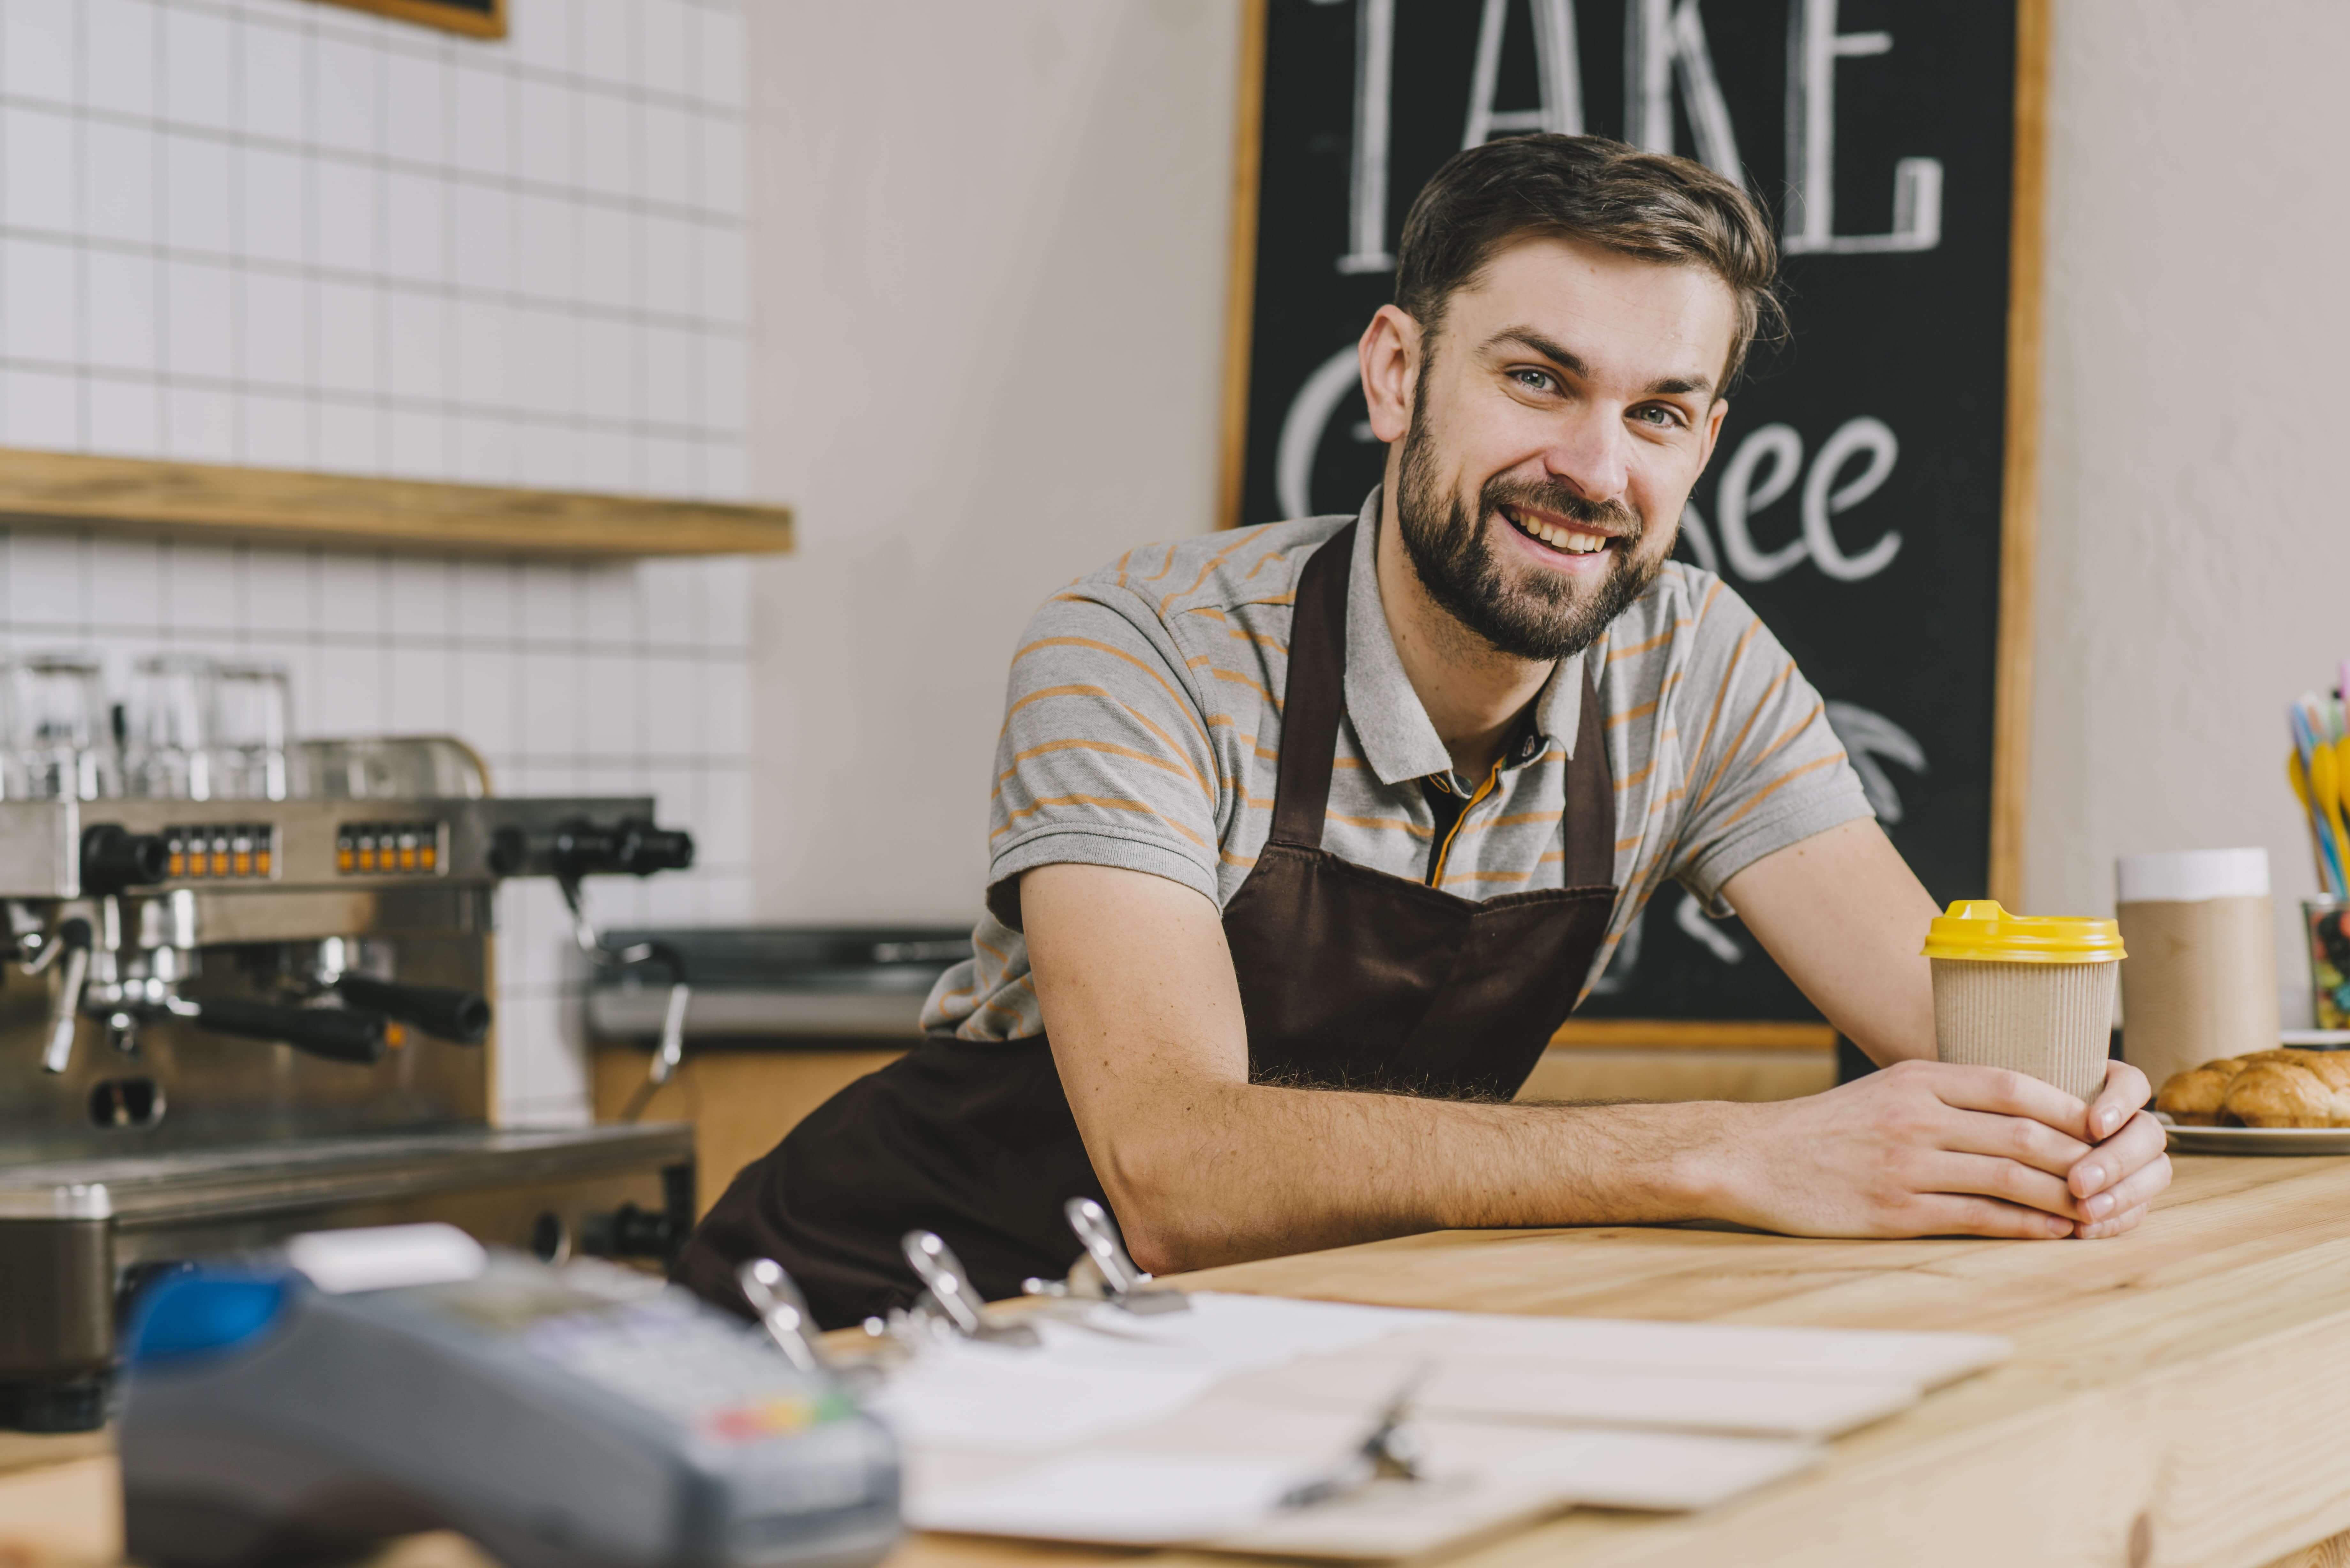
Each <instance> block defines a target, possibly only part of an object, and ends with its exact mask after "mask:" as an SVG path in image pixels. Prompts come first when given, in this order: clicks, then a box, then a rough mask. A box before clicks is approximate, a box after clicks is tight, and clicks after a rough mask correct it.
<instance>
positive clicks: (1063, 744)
mask: <svg viewBox="0 0 2350 1568" xmlns="http://www.w3.org/2000/svg"><path fill="white" fill-rule="evenodd" d="M1048 752H1099V753H1103V754H1104V755H1106V756H1112V757H1131V758H1133V759H1134V760H1135V761H1136V762H1138V763H1147V764H1148V765H1149V766H1151V767H1154V768H1157V769H1159V771H1160V772H1162V773H1170V774H1174V775H1175V776H1176V777H1177V778H1182V779H1190V780H1191V782H1192V783H1193V784H1197V785H1199V786H1200V793H1201V794H1204V795H1206V796H1207V797H1208V805H1209V806H1210V807H1211V808H1212V807H1213V806H1214V805H1215V804H1216V792H1215V791H1214V790H1211V789H1210V788H1209V787H1208V781H1207V780H1205V779H1203V778H1201V776H1200V775H1199V774H1195V773H1193V772H1192V771H1191V767H1190V765H1189V764H1188V763H1170V762H1169V761H1168V760H1167V759H1166V758H1164V757H1154V756H1152V755H1151V754H1150V753H1149V752H1138V751H1136V750H1135V749H1134V748H1133V747H1132V746H1121V745H1119V744H1118V742H1116V741H1087V740H1083V739H1076V738H1072V739H1069V740H1066V741H1046V742H1044V743H1043V744H1041V745H1035V746H1031V747H1029V748H1028V749H1027V750H1026V751H1024V752H1014V753H1013V754H1012V766H1010V767H1008V768H1006V769H1004V770H1003V772H1002V773H1000V774H996V775H995V782H996V783H997V784H1002V783H1003V781H1004V780H1006V779H1008V778H1010V777H1012V776H1013V774H1016V773H1018V772H1019V771H1020V764H1021V763H1024V762H1026V761H1027V760H1028V759H1029V758H1031V757H1041V756H1043V755H1045V753H1048Z"/></svg>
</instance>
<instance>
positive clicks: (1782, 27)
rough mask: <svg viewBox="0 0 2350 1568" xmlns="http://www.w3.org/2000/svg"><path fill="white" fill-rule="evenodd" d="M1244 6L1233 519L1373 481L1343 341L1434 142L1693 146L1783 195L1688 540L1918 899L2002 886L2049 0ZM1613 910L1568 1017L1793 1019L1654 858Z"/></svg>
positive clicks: (1371, 449)
mask: <svg viewBox="0 0 2350 1568" xmlns="http://www.w3.org/2000/svg"><path fill="white" fill-rule="evenodd" d="M1247 26H1248V28H1249V31H1248V34H1247V36H1246V45H1245V50H1244V68H1245V71H1246V73H1247V78H1248V79H1247V80H1246V81H1245V82H1244V84H1243V95H1242V96H1243V106H1242V122H1241V154H1240V156H1241V167H1240V178H1239V181H1238V182H1237V187H1236V208H1237V210H1236V213H1235V218H1236V221H1235V223H1234V241H1233V252H1234V254H1233V298H1234V306H1233V314H1232V342H1231V345H1230V348H1231V364H1230V368H1229V371H1228V376H1229V380H1228V408H1227V418H1226V466H1225V476H1224V477H1225V498H1226V504H1227V508H1228V515H1227V518H1226V521H1227V522H1228V523H1244V522H1245V523H1257V522H1267V521H1272V520H1274V519H1277V518H1283V517H1294V516H1301V515H1305V514H1313V513H1323V512H1351V511H1353V510H1354V509H1355V508H1356V506H1357V505H1358V504H1360V502H1361V500H1362V497H1363V495H1364V493H1366V492H1367V490H1368V489H1369V487H1370V486H1371V485H1373V484H1374V483H1378V479H1379V475H1380V468H1381V464H1382V462H1383V461H1384V458H1385V449H1384V448H1383V447H1381V446H1380V445H1378V443H1377V442H1375V441H1373V440H1372V439H1371V436H1370V431H1369V427H1368V426H1367V423H1365V410H1364V407H1363V399H1362V391H1361V387H1360V384H1359V381H1358V379H1357V373H1356V369H1355V343H1356V339H1357V337H1359V336H1360V335H1361V333H1362V330H1363V327H1365V325H1366V324H1367V322H1368V321H1369V319H1370V317H1371V314H1372V312H1373V311H1375V310H1376V309H1377V308H1378V306H1380V305H1381V304H1383V303H1385V302H1387V301H1388V299H1389V298H1390V297H1392V293H1393V287H1394V281H1395V274H1394V261H1393V252H1394V247H1395V242H1396V237H1397V234H1399V231H1400V229H1401V226H1402V222H1403V215H1404V213H1405V212H1406V211H1407V210H1408V209H1409V206H1410V204H1411V199H1412V197H1413V195H1414V194H1415V193H1416V192H1418V191H1419V188H1420V186H1421V185H1422V184H1423V183H1424V182H1426V180H1427V179H1428V177H1429V176H1430V174H1431V173H1433V172H1434V171H1435V170H1436V168H1437V166H1438V165H1440V163H1442V162H1443V161H1444V160H1445V159H1447V158H1449V157H1450V156H1451V155H1452V154H1453V153H1454V152H1456V151H1459V150H1460V149H1461V147H1463V146H1466V145H1469V144H1471V143H1473V142H1478V141H1482V140H1488V139H1490V138H1492V137H1494V136H1503V135H1510V134H1516V133H1523V132H1525V131H1528V130H1559V131H1567V132H1579V131H1586V130H1587V131H1592V132H1596V133H1599V134H1605V135H1613V136H1617V137H1620V138H1622V139H1623V140H1627V141H1631V142H1634V143H1636V144H1638V145H1641V146H1644V147H1648V148H1652V149H1658V150H1662V151H1675V152H1679V153H1682V154H1684V155H1687V156H1691V157H1695V158H1698V159H1700V160H1701V161H1704V162H1706V163H1708V164H1710V165H1711V166H1712V167H1714V168H1715V169H1717V170H1719V171H1721V172H1722V173H1724V174H1727V175H1730V176H1731V177H1732V178H1735V179H1739V180H1742V182H1744V183H1745V186H1746V188H1747V189H1748V190H1749V191H1750V192H1752V193H1753V194H1754V195H1755V196H1756V197H1757V198H1758V199H1759V200H1761V201H1762V202H1763V204H1764V206H1765V207H1766V209H1768V210H1769V211H1770V212H1771V213H1772V214H1773V217H1774V219H1775V220H1776V223H1777V226H1778V231H1779V234H1780V237H1781V243H1782V244H1783V248H1784V251H1785V269H1784V276H1785V282H1786V287H1787V293H1788V304H1789V307H1790V311H1791V314H1792V316H1793V320H1794V334H1793V337H1792V339H1791V341H1790V342H1789V343H1788V344H1786V345H1785V346H1784V347H1783V348H1781V349H1779V350H1778V351H1776V352H1763V353H1761V354H1759V355H1758V356H1757V358H1756V359H1755V361H1754V362H1753V364H1752V369H1751V370H1750V373H1749V377H1748V379H1747V382H1746V384H1745V385H1744V386H1742V387H1741V388H1739V389H1736V390H1735V391H1734V392H1733V394H1732V396H1731V405H1730V414H1729V418H1728V420H1727V421H1725V423H1724V425H1723V428H1722V433H1721V444H1720V446H1719V447H1718V448H1717V450H1716V452H1715V453H1714V457H1713V461H1712V462H1711V465H1710V467H1709V468H1708V470H1707V472H1706V473H1705V475H1704V476H1703V477H1702V478H1701V479H1700V481H1699V483H1698V486H1697V489H1696V490H1695V491H1694V492H1693V493H1691V496H1690V507H1689V510H1688V511H1687V512H1686V513H1685V514H1684V515H1683V517H1682V521H1681V527H1682V534H1681V543H1680V545H1679V555H1680V556H1681V558H1683V559H1685V560H1689V561H1692V562H1694V563H1695V564H1697V565H1699V566H1705V567H1707V568H1709V569H1711V570H1713V571H1717V572H1720V573H1721V575H1722V576H1723V577H1724V578H1726V579H1727V580H1728V581H1729V582H1730V584H1731V586H1732V587H1735V588H1736V589H1737V590H1738V591H1739V592H1740V593H1741V594H1742V595H1744V596H1745V597H1746V598H1747V600H1748V601H1749V602H1750V603H1751V604H1752V605H1753V607H1754V608H1755V610H1756V611H1757V612H1758V613H1759V614H1760V615H1761V616H1762V617H1763V621H1764V622H1765V623H1766V624H1767V625H1768V626H1769V627H1770V628H1772V630H1773V632H1774V633H1776V634H1777V635H1778V637H1779V639H1781V640H1782V641H1783V642H1784V643H1785V644H1786V646H1787V647H1788V649H1790V650H1792V651H1793V652H1794V656H1795V658H1796V659H1797V660H1798V662H1799V663H1800V664H1801V665H1802V667H1803V670H1804V673H1805V675H1806V676H1808V677H1809V678H1810V680H1811V681H1812V683H1813V684H1814V686H1816V687H1817V688H1818V689H1819V691H1820V692H1821V693H1822V695H1823V696H1824V697H1825V698H1826V699H1827V701H1828V703H1829V716H1830V719H1831V721H1832V722H1833V723H1834V724H1835V728H1836V731H1837V732H1838V734H1839V735H1840V736H1841V737H1842V738H1843V740H1844V742H1845V744H1846V749H1847V751H1848V752H1849V753H1851V755H1852V757H1853V759H1854V762H1855V764H1856V767H1857V768H1858V770H1859V772H1860V774H1861V777H1862V780H1863V782H1864V784H1866V786H1867V788H1868V791H1869V794H1870V795H1871V797H1872V801H1873V804H1875V805H1876V806H1877V813H1878V815H1879V818H1880V820H1881V821H1882V822H1883V823H1884V824H1885V826H1886V828H1887V832H1888V833H1890V834H1891V836H1892V837H1893V840H1894V842H1895V844H1896V845H1897V846H1899V848H1900V850H1901V852H1902V854H1903V855H1904V856H1905V857H1908V861H1909V864H1910V865H1911V866H1913V867H1916V868H1917V871H1918V876H1919V877H1921V878H1922V879H1923V880H1924V881H1925V883H1926V886H1927V888H1929V890H1930V891H1931V892H1932V893H1933V894H1934V896H1935V897H1936V898H1939V899H1944V900H1947V899H1950V898H1959V897H1980V896H1981V895H1982V893H1983V892H1984V891H1985V890H1986V889H1988V890H1990V891H1991V892H1992V893H1993V894H1994V895H1995V896H1998V897H2002V898H2012V896H2013V893H2014V890H2015V886H2016V871H2017V866H2016V859H2017V847H2018V846H2017V834H2016V826H2017V818H2018V815H2019V814H2020V811H2021V805H2022V789H2021V784H2022V736H2023V731H2024V727H2025V725H2024V714H2023V711H2022V701H2023V698H2024V696H2025V694H2026V693H2025V663H2024V660H2025V650H2026V639H2027V638H2028V635H2029V625H2028V623H2029V612H2028V588H2029V575H2028V574H2029V563H2030V526H2031V516H2030V510H2029V508H2030V504H2031V458H2032V448H2033V379H2034V375H2035V372H2036V364H2035V361H2036V352H2037V325H2036V320H2037V314H2036V313H2037V292H2038V288H2037V279H2038V262H2037V257H2038V254H2039V230H2038V223H2039V211H2038V204H2039V184H2040V181H2039V168H2040V163H2039V141H2040V135H2039V125H2040V113H2041V99H2042V88H2043V60H2044V52H2045V37H2046V33H2045V26H2046V22H2045V16H2044V12H2043V5H2042V3H2041V0H1580V3H1578V0H1256V4H1254V5H1252V7H1251V9H1250V14H1249V16H1248V22H1247ZM1636 939H1637V940H1627V942H1626V943H1625V945H1624V947H1623V948H1622V949H1621V950H1619V952H1618V954H1617V959H1616V961H1615V963H1614V965H1613V966H1612V968H1611V971H1610V973H1609V975H1608V977H1607V980H1606V981H1604V982H1603V991H1602V993H1601V994H1596V995H1595V996H1593V997H1592V998H1591V999H1590V1001H1589V1002H1587V1003H1586V1006H1585V1008H1584V1009H1583V1014H1582V1015H1583V1016H1586V1017H1597V1018H1609V1017H1614V1018H1647V1019H1680V1020H1710V1021H1711V1020H1750V1021H1772V1020H1776V1021H1781V1025H1780V1027H1781V1032H1782V1033H1784V1023H1785V1021H1798V1020H1806V1019H1815V1018H1816V1017H1817V1014H1816V1013H1815V1012H1813V1010H1812V1009H1811V1007H1810V1005H1809V1003H1807V1002H1805V1001H1804V998H1803V996H1802V995H1801V993H1800V992H1797V991H1796V990H1795V988H1794V984H1793V983H1792V982H1790V981H1788V980H1787V979H1786V977H1785V976H1784V975H1783V974H1782V973H1780V972H1779V971H1778V970H1777V969H1776V967H1775V966H1773V964H1772V962H1771V961H1770V960H1769V958H1768V957H1767V956H1766V955H1765V954H1764V953H1763V950H1762V949H1761V947H1760V945H1759V944H1758V943H1756V941H1755V940H1753V938H1752V936H1751V935H1750V934H1748V933H1747V932H1746V931H1745V930H1744V929H1742V928H1741V927H1740V926H1739V925H1738V924H1737V922H1735V921H1725V922H1721V923H1718V924H1717V923H1715V922H1713V921H1711V920H1708V919H1704V918H1703V916H1702V915H1701V914H1700V911H1699V910H1698V909H1697V908H1696V907H1695V905H1694V903H1693V901H1692V900H1690V898H1688V897H1687V896H1686V895H1685V894H1683V893H1682V892H1681V890H1680V889H1679V888H1666V889H1665V890H1664V891H1663V892H1662V893H1660V894H1659V896H1658V897H1657V898H1655V899H1654V900H1653V901H1652V903H1651V905H1650V908H1649V909H1648V913H1647V915H1646V917H1645V918H1644V919H1643V920H1642V922H1641V927H1640V929H1639V930H1638V932H1637V933H1636ZM1713 1033H1714V1034H1715V1036H1716V1037H1722V1036H1721V1031H1719V1030H1718V1029H1717V1030H1715V1031H1714V1032H1713ZM1731 1037H1734V1036H1731Z"/></svg>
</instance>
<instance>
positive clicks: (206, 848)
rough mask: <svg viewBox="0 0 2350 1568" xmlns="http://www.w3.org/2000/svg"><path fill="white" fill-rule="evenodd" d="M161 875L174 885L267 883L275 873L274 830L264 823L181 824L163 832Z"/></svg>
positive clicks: (275, 831)
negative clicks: (228, 882) (223, 882)
mask: <svg viewBox="0 0 2350 1568" xmlns="http://www.w3.org/2000/svg"><path fill="white" fill-rule="evenodd" d="M163 847H164V851H165V855H166V859H165V861H164V871H163V874H164V876H165V877H167V878H168V879H169V880H171V881H174V882H195V881H204V882H219V881H239V882H253V881H266V880H268V879H269V878H270V877H274V876H275V875H276V865H277V830H276V828H274V827H272V826H270V825H269V824H267V823H265V822H214V823H182V824H180V825H178V826H172V827H167V828H165V829H164V830H163Z"/></svg>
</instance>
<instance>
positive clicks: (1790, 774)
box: [1721, 752, 1845, 827]
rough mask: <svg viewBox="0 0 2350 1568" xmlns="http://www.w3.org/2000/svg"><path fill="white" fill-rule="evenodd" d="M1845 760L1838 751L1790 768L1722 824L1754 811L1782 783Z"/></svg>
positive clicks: (1758, 791)
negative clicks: (1798, 766)
mask: <svg viewBox="0 0 2350 1568" xmlns="http://www.w3.org/2000/svg"><path fill="white" fill-rule="evenodd" d="M1844 760H1845V754H1844V753H1842V752H1837V753H1835V755H1833V756H1826V757H1820V758H1817V759H1815V760H1814V761H1812V762H1808V763H1804V765H1803V766H1802V767H1800V768H1789V769H1788V770H1787V771H1786V772H1785V773H1783V774H1780V775H1779V776H1778V777H1777V778H1775V779H1773V780H1772V781H1771V782H1770V783H1769V784H1764V785H1763V787H1762V788H1761V789H1758V790H1756V791H1755V792H1754V797H1753V798H1752V800H1750V801H1748V802H1747V803H1746V804H1745V805H1742V806H1740V807H1739V808H1738V809H1737V810H1736V811H1733V812H1731V814H1730V815H1728V816H1726V817H1724V818H1722V822H1721V826H1723V827H1728V826H1731V824H1732V823H1734V822H1736V821H1737V820H1738V819H1739V818H1740V817H1742V816H1744V815H1746V814H1747V813H1748V812H1750V811H1752V810H1753V809H1754V808H1755V807H1756V806H1758V805H1762V804H1763V801H1764V800H1765V799H1766V798H1768V797H1769V795H1770V794H1771V792H1772V791H1773V790H1775V789H1777V788H1778V787H1779V786H1780V785H1782V784H1789V783H1792V782H1794V780H1796V779H1799V778H1802V777H1803V776H1804V774H1808V773H1811V772H1814V770H1816V769H1819V768H1830V767H1834V766H1835V764H1836V763H1840V762H1843V761H1844Z"/></svg>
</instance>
